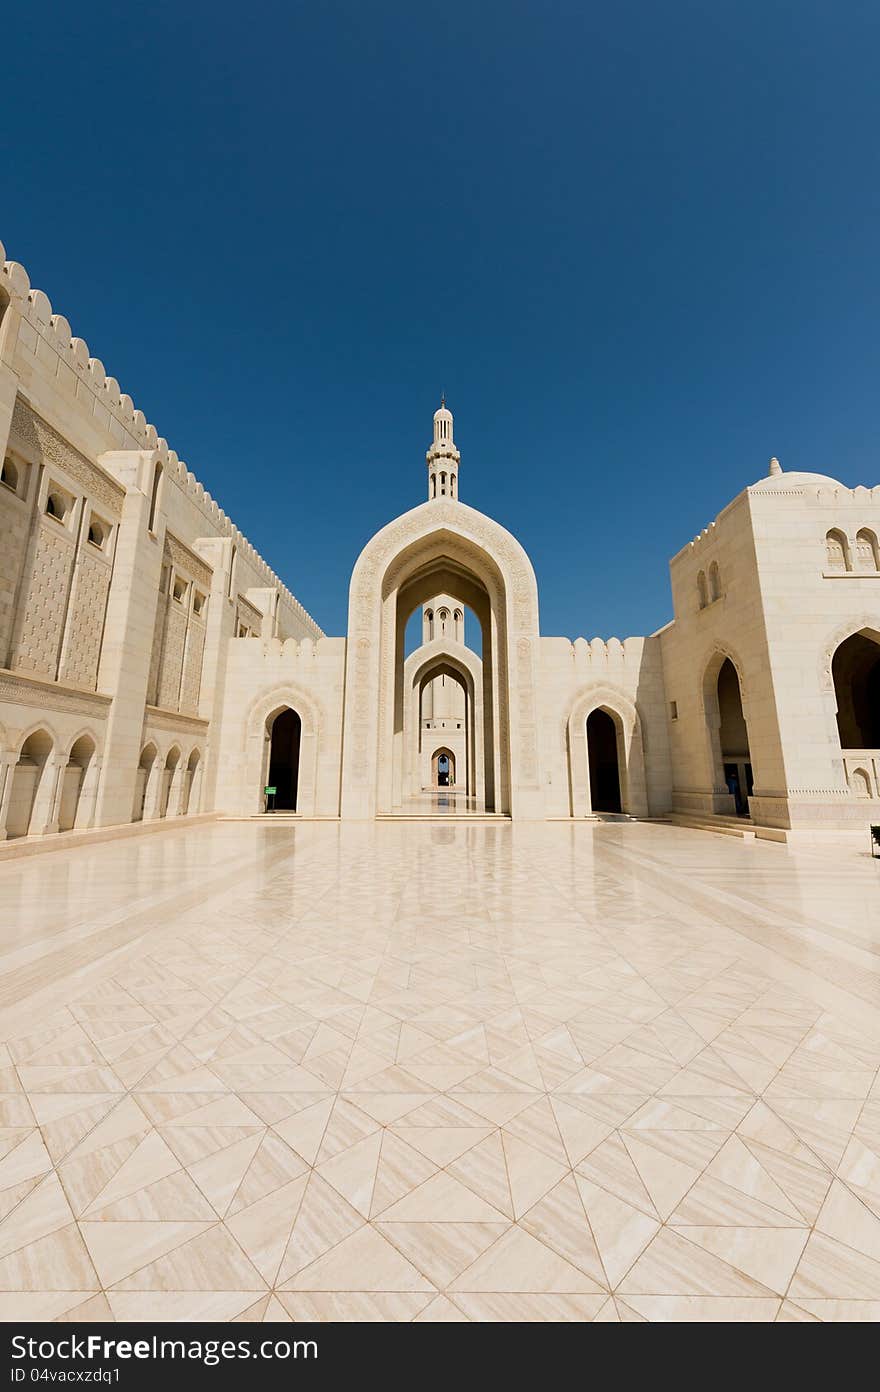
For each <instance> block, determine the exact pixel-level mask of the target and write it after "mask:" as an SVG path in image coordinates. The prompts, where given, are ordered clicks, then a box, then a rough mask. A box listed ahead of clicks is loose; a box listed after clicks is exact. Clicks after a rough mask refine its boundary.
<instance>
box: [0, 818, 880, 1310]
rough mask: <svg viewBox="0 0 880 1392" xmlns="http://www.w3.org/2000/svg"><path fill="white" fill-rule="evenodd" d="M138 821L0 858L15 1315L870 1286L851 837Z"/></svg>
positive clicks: (860, 901)
mask: <svg viewBox="0 0 880 1392" xmlns="http://www.w3.org/2000/svg"><path fill="white" fill-rule="evenodd" d="M159 839H160V838H143V839H142V840H129V841H126V842H125V843H124V845H123V844H121V843H113V842H109V843H106V844H103V845H96V846H92V847H88V848H85V847H84V848H82V849H80V850H78V851H77V852H76V853H75V854H74V853H68V852H63V853H59V854H56V855H52V856H45V857H40V858H33V859H29V860H28V862H27V863H26V864H17V863H16V862H15V861H10V862H8V863H6V864H3V865H2V866H0V891H2V902H3V904H4V905H5V907H4V908H3V909H2V927H3V933H4V946H3V954H2V959H0V968H2V970H0V1001H2V1004H3V1006H4V1010H3V1018H4V1020H5V1021H6V1022H7V1024H6V1026H5V1028H4V1032H3V1038H4V1040H5V1042H4V1043H3V1044H2V1046H0V1294H2V1300H0V1305H2V1309H3V1312H4V1318H6V1319H9V1320H21V1319H34V1320H66V1321H70V1320H76V1321H87V1320H108V1319H115V1320H165V1319H175V1320H190V1319H192V1320H194V1319H200V1320H218V1321H227V1320H241V1321H247V1322H254V1321H263V1320H285V1321H287V1320H292V1321H301V1320H353V1321H354V1320H358V1321H360V1320H373V1321H376V1320H378V1321H400V1320H406V1321H416V1322H428V1321H440V1322H443V1321H468V1320H470V1321H514V1320H516V1321H522V1320H528V1321H533V1320H534V1321H546V1320H550V1321H556V1320H566V1321H568V1320H577V1321H582V1320H594V1319H595V1320H599V1321H608V1320H611V1321H618V1322H619V1321H643V1320H649V1321H654V1320H677V1321H702V1320H711V1321H717V1320H722V1321H741V1320H759V1321H772V1320H783V1321H791V1320H803V1321H809V1320H820V1321H822V1320H834V1321H837V1320H877V1319H878V1318H880V1081H878V1070H880V1009H878V1007H877V1002H878V1001H880V993H878V985H880V980H878V978H880V967H878V966H877V965H876V961H875V959H873V958H872V957H871V955H870V953H869V952H868V951H867V950H863V949H862V948H860V947H856V946H853V945H852V943H851V942H849V941H848V940H847V934H846V915H845V913H844V912H843V911H842V910H841V908H840V907H838V908H837V909H836V910H832V909H831V908H830V907H828V904H829V900H830V898H831V896H830V894H829V893H828V889H829V885H830V884H839V886H840V894H841V896H843V898H844V900H845V903H846V904H848V905H849V910H850V912H851V913H852V914H853V915H855V914H856V913H857V912H858V913H860V914H861V915H862V917H864V915H865V913H866V912H868V911H866V910H865V909H864V903H865V902H866V900H867V890H868V888H869V886H868V879H869V878H871V875H872V872H873V875H874V876H875V875H876V868H875V867H868V866H865V865H864V864H862V863H861V861H860V860H859V859H858V858H857V857H856V856H855V853H850V852H846V853H845V854H846V855H847V856H851V860H850V861H848V862H846V863H844V860H843V858H842V857H843V853H841V852H838V853H837V854H836V855H829V854H827V853H821V852H810V851H798V852H795V851H791V850H788V849H783V848H780V847H777V846H765V845H760V844H759V845H754V844H749V845H748V846H746V844H745V843H735V844H733V843H731V844H728V839H727V838H720V837H718V838H716V837H710V836H708V835H705V834H703V833H699V832H690V831H686V830H683V829H677V828H670V827H659V826H650V825H642V826H626V827H621V826H598V827H574V828H572V827H567V826H558V827H556V826H547V827H539V828H532V829H528V828H526V829H522V828H519V827H511V826H487V825H484V824H481V825H473V826H467V825H466V824H456V825H448V826H442V827H438V826H418V825H413V824H406V823H401V824H396V825H395V824H380V825H377V826H370V827H358V828H349V827H339V826H335V825H327V826H324V825H303V826H299V827H296V828H290V827H287V828H277V827H275V828H272V827H266V826H258V827H254V826H250V825H248V826H246V827H242V826H240V825H235V824H217V825H213V826H201V827H198V828H188V829H181V830H175V831H174V832H170V833H167V834H166V835H165V836H164V837H163V838H161V840H162V843H163V844H162V846H158V845H157V844H156V843H157V842H158V841H159ZM148 842H149V844H147V843H148ZM206 869H209V870H210V871H211V874H210V875H209V876H206ZM835 877H836V878H835ZM814 885H821V886H822V887H823V893H822V895H821V896H820V902H821V909H819V910H817V908H816V907H815V906H814V904H813V902H812V896H811V887H812V886H814ZM38 886H39V887H41V892H42V893H43V895H44V896H45V901H47V902H48V903H49V904H50V905H51V907H52V910H53V912H54V926H52V927H51V928H50V920H49V918H48V917H47V915H46V910H45V904H44V905H43V907H41V909H40V911H39V913H35V916H34V924H33V925H30V924H29V919H28V909H27V905H28V903H29V902H30V900H29V895H33V894H34V893H36V891H37V888H38ZM96 886H101V887H102V889H103V897H100V896H99V897H98V898H95V900H94V902H95V912H94V913H90V912H89V909H90V907H91V904H92V902H93V896H96V895H97V889H96ZM870 888H871V891H872V893H873V895H874V897H875V898H876V887H875V886H874V884H873V880H872V884H871V887H870ZM151 892H152V893H153V895H154V898H155V903H156V911H155V914H154V915H153V917H152V918H151V915H150V906H151V902H152V901H151V897H150V896H151ZM127 896H130V897H131V902H132V903H134V904H135V905H136V917H137V928H136V930H135V928H134V927H133V928H132V930H131V934H130V935H129V936H126V935H124V934H123V937H122V939H120V938H119V937H118V936H116V937H114V939H113V947H112V950H111V951H108V952H107V953H106V955H102V952H101V941H102V935H103V934H104V932H105V931H106V929H107V926H108V924H118V923H121V924H125V923H126V922H127V919H126V903H127V902H128V900H127ZM737 906H738V907H739V909H740V911H741V912H740V913H739V914H737V913H736V912H734V910H735V909H736V908H737ZM871 912H873V914H874V917H875V919H876V917H877V911H876V910H871ZM875 926H876V924H875ZM798 934H799V936H798ZM120 941H122V942H123V946H122V947H121V948H120ZM10 944H11V946H10ZM77 944H79V955H77V951H76V946H77ZM814 949H815V950H814ZM23 962H26V963H28V964H29V976H28V981H29V982H30V985H27V983H26V982H25V980H24V977H23V976H22V970H23V967H22V964H23ZM23 993H24V994H23ZM29 993H30V994H29Z"/></svg>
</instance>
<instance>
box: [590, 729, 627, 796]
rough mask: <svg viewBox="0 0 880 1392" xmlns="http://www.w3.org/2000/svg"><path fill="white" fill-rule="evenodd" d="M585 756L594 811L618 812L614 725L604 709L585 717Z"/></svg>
mask: <svg viewBox="0 0 880 1392" xmlns="http://www.w3.org/2000/svg"><path fill="white" fill-rule="evenodd" d="M587 755H588V758H589V761H590V803H591V806H592V810H593V811H594V812H619V811H620V810H621V803H620V766H619V763H618V757H617V726H616V725H615V723H614V720H613V718H612V717H611V716H610V715H609V714H608V712H607V711H604V710H594V711H590V714H589V715H588V716H587Z"/></svg>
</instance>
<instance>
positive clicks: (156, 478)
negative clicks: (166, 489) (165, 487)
mask: <svg viewBox="0 0 880 1392" xmlns="http://www.w3.org/2000/svg"><path fill="white" fill-rule="evenodd" d="M161 482H162V465H161V464H157V465H156V467H155V469H154V470H153V491H152V492H151V494H150V531H151V532H154V531H155V530H156V512H157V510H158V507H159V485H160V483H161Z"/></svg>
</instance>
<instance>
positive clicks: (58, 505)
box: [46, 489, 70, 522]
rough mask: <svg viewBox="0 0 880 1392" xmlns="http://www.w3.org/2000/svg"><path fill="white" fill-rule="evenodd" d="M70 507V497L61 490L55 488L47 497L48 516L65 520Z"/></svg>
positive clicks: (61, 520) (57, 519)
mask: <svg viewBox="0 0 880 1392" xmlns="http://www.w3.org/2000/svg"><path fill="white" fill-rule="evenodd" d="M69 507H70V499H69V498H67V497H65V495H64V494H63V493H62V492H61V491H60V489H55V490H53V492H51V493H50V494H49V496H48V497H47V499H46V516H47V517H54V518H55V519H56V521H58V522H63V521H64V519H65V517H66V516H67V511H68V508H69Z"/></svg>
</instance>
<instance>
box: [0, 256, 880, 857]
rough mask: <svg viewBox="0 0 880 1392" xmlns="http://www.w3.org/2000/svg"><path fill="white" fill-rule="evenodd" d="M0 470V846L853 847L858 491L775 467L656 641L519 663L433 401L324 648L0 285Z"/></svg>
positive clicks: (527, 643)
mask: <svg viewBox="0 0 880 1392" xmlns="http://www.w3.org/2000/svg"><path fill="white" fill-rule="evenodd" d="M0 250H2V249H0ZM0 259H2V257H0ZM0 455H2V460H3V465H2V469H3V473H2V484H0V838H6V839H9V840H16V839H21V838H32V837H36V836H43V835H46V834H49V833H55V832H59V831H69V830H86V829H88V828H97V827H118V826H122V825H125V824H127V823H130V822H133V821H135V822H137V821H141V820H143V821H157V820H161V819H163V818H169V817H182V816H192V815H194V814H197V813H220V814H227V815H232V816H257V815H261V814H262V813H263V811H264V809H265V807H266V797H265V796H264V789H265V788H267V787H274V788H275V793H274V794H272V797H271V799H270V803H271V802H272V801H275V804H276V809H277V810H278V811H281V810H284V811H287V812H289V813H292V814H295V815H298V816H305V817H327V818H336V817H343V818H349V819H364V818H373V817H375V816H394V815H401V814H405V815H421V814H423V813H424V814H431V815H433V813H435V812H436V811H437V810H439V809H438V798H442V805H443V807H444V809H445V810H449V808H450V807H451V808H452V809H454V810H455V811H456V812H460V813H462V814H465V813H479V814H483V815H490V816H491V815H494V816H501V817H513V818H517V819H531V820H543V819H564V818H584V817H588V816H592V815H595V814H597V813H604V814H615V813H619V814H623V815H630V816H635V817H646V816H654V817H657V816H664V815H668V814H671V815H673V816H678V817H680V818H688V819H690V820H697V821H702V822H704V823H707V824H709V825H713V824H717V825H719V826H722V825H725V826H726V825H728V824H730V825H733V824H734V823H733V819H734V818H736V819H738V823H739V824H742V825H747V824H749V819H750V824H751V826H753V827H754V828H755V829H756V830H757V831H758V834H766V835H769V836H775V837H777V838H783V837H787V836H790V835H793V834H816V833H817V832H819V831H837V832H842V831H847V830H857V831H860V832H862V833H863V832H864V827H865V824H866V823H867V822H869V821H875V820H876V821H880V544H878V536H880V488H873V489H872V488H855V489H849V488H845V487H843V486H842V485H841V484H839V483H837V482H836V481H835V480H834V479H833V478H830V477H827V476H824V475H817V474H805V473H784V472H783V471H782V470H781V469H780V467H779V465H778V464H777V462H776V461H775V460H773V461H771V466H770V473H769V475H768V476H767V477H766V478H764V479H762V480H761V481H759V482H757V483H755V484H753V485H752V486H750V487H748V488H746V489H745V490H744V491H743V492H741V493H740V494H739V495H738V496H737V497H736V498H734V499H733V501H732V502H731V503H729V504H728V506H727V507H725V508H724V510H723V511H722V512H721V513H720V514H719V516H718V517H717V518H716V519H715V521H714V522H712V523H711V525H710V526H709V527H708V528H707V529H706V530H705V531H704V532H703V533H702V534H701V535H700V536H699V537H697V538H695V539H694V540H693V541H691V542H690V543H688V545H687V546H685V547H684V548H683V549H682V550H681V551H679V552H678V554H677V555H676V556H674V557H673V559H672V562H671V566H670V571H671V581H672V603H673V618H672V621H671V622H670V623H669V624H667V625H666V627H665V628H663V629H661V630H660V632H658V633H655V634H652V635H650V636H648V637H636V638H627V639H626V640H625V641H624V642H620V641H618V640H617V639H615V638H611V639H609V640H607V641H605V640H603V639H599V638H593V639H592V640H591V641H587V639H585V638H578V639H577V640H576V641H575V642H570V641H569V640H568V639H563V638H551V637H544V636H542V634H541V631H540V625H539V614H538V593H537V586H536V583H535V576H534V572H533V570H532V566H531V563H530V562H529V559H528V556H527V555H526V554H525V552H524V551H523V549H522V547H521V546H520V545H519V543H518V542H517V541H516V539H515V538H514V537H512V536H511V535H510V533H508V532H507V531H505V530H504V528H503V527H501V526H500V525H499V524H498V523H497V522H495V521H493V520H492V519H491V518H489V517H486V516H484V515H483V514H481V513H479V512H476V511H475V510H474V509H473V508H470V507H468V506H467V504H466V503H464V502H462V501H461V499H460V496H459V474H460V463H461V459H460V454H459V450H458V448H457V447H456V445H455V442H454V439H453V419H452V415H451V413H450V412H449V411H448V410H447V408H446V406H445V402H444V403H443V404H442V405H441V408H440V410H439V411H437V412H436V414H435V417H434V438H433V441H432V444H431V446H430V448H429V450H428V453H427V484H428V490H427V491H428V497H427V500H426V501H425V502H423V503H421V504H420V505H419V506H417V507H415V508H413V509H411V510H410V511H409V512H406V513H404V514H403V515H402V516H401V517H398V518H396V519H395V520H394V521H392V522H390V523H389V524H388V525H387V526H386V527H384V528H382V529H381V531H379V532H378V533H377V534H376V536H375V537H373V538H372V539H371V541H370V542H369V543H368V544H367V546H366V547H365V548H364V550H363V552H362V553H361V555H360V557H359V558H358V560H357V562H356V564H355V567H354V571H353V574H352V579H351V588H350V599H349V618H348V633H347V636H346V637H339V638H328V637H326V636H325V635H324V634H323V633H322V631H321V629H320V628H319V627H318V625H317V624H316V623H315V622H314V620H313V619H312V618H311V617H310V616H309V615H308V614H307V613H306V612H305V610H304V609H303V607H302V605H301V604H300V603H299V602H298V601H297V600H296V598H295V597H294V596H293V595H292V594H291V593H290V591H289V590H287V589H286V588H285V587H284V586H283V585H282V584H281V582H280V581H279V580H278V578H277V576H276V575H275V574H274V573H273V572H272V571H271V570H270V569H269V567H268V566H267V565H266V563H265V562H264V561H263V560H262V558H261V557H260V556H258V555H257V553H256V552H255V551H254V549H253V547H251V546H250V544H249V543H248V542H247V540H246V539H245V538H244V537H243V536H242V535H241V534H240V533H239V532H238V530H237V529H236V528H235V527H234V526H233V524H232V523H231V522H230V520H229V519H228V518H227V517H226V515H225V514H224V513H223V511H222V510H221V509H220V508H219V507H218V505H217V504H216V502H214V500H213V499H212V498H211V497H210V495H209V494H208V493H206V492H205V490H204V488H203V487H202V485H201V484H200V483H198V482H197V480H196V479H195V478H194V476H193V475H192V474H191V473H190V471H189V470H188V469H187V467H186V465H185V464H183V463H182V462H181V461H180V460H179V459H178V458H177V456H176V454H175V453H174V451H173V450H171V449H169V447H168V446H167V444H166V442H165V441H164V440H163V439H161V438H160V437H159V436H158V433H157V431H156V430H155V428H154V427H153V426H151V425H149V424H148V423H147V421H146V420H145V418H144V416H143V414H142V413H141V412H140V411H138V410H137V409H136V408H135V406H134V404H133V402H132V400H131V398H130V397H128V396H127V395H125V394H124V393H123V392H122V391H121V390H120V387H119V384H118V383H117V382H116V381H115V379H113V378H112V377H109V376H108V375H107V374H106V372H105V370H104V367H103V365H102V364H101V363H100V361H99V360H98V359H96V358H93V357H91V356H90V355H89V352H88V349H87V347H86V345H85V344H84V343H83V342H82V340H80V339H77V338H75V337H72V335H71V330H70V326H69V324H68V323H67V321H66V320H65V319H64V318H63V317H62V316H60V315H57V314H54V313H53V312H52V308H51V305H50V304H49V301H48V299H47V298H46V296H45V295H44V294H43V293H42V292H41V291H38V290H33V289H32V288H31V287H30V284H29V282H28V278H27V276H26V274H25V272H24V270H23V269H22V267H21V266H19V265H18V264H17V263H15V262H6V263H5V265H4V269H3V272H2V276H0ZM414 613H417V614H418V615H419V616H420V619H419V622H420V624H421V632H420V641H419V642H417V644H416V646H415V647H414V648H413V650H412V651H410V652H409V653H407V651H406V637H405V634H406V625H407V620H408V619H409V618H410V616H411V615H413V614H414ZM466 614H467V624H468V630H467V632H466V629H465V615H466ZM478 631H479V634H480V637H481V643H480V644H479V652H477V651H476V650H475V649H474V647H473V646H471V645H470V643H469V635H470V637H471V639H476V635H477V632H478ZM276 800H277V801H276Z"/></svg>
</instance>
